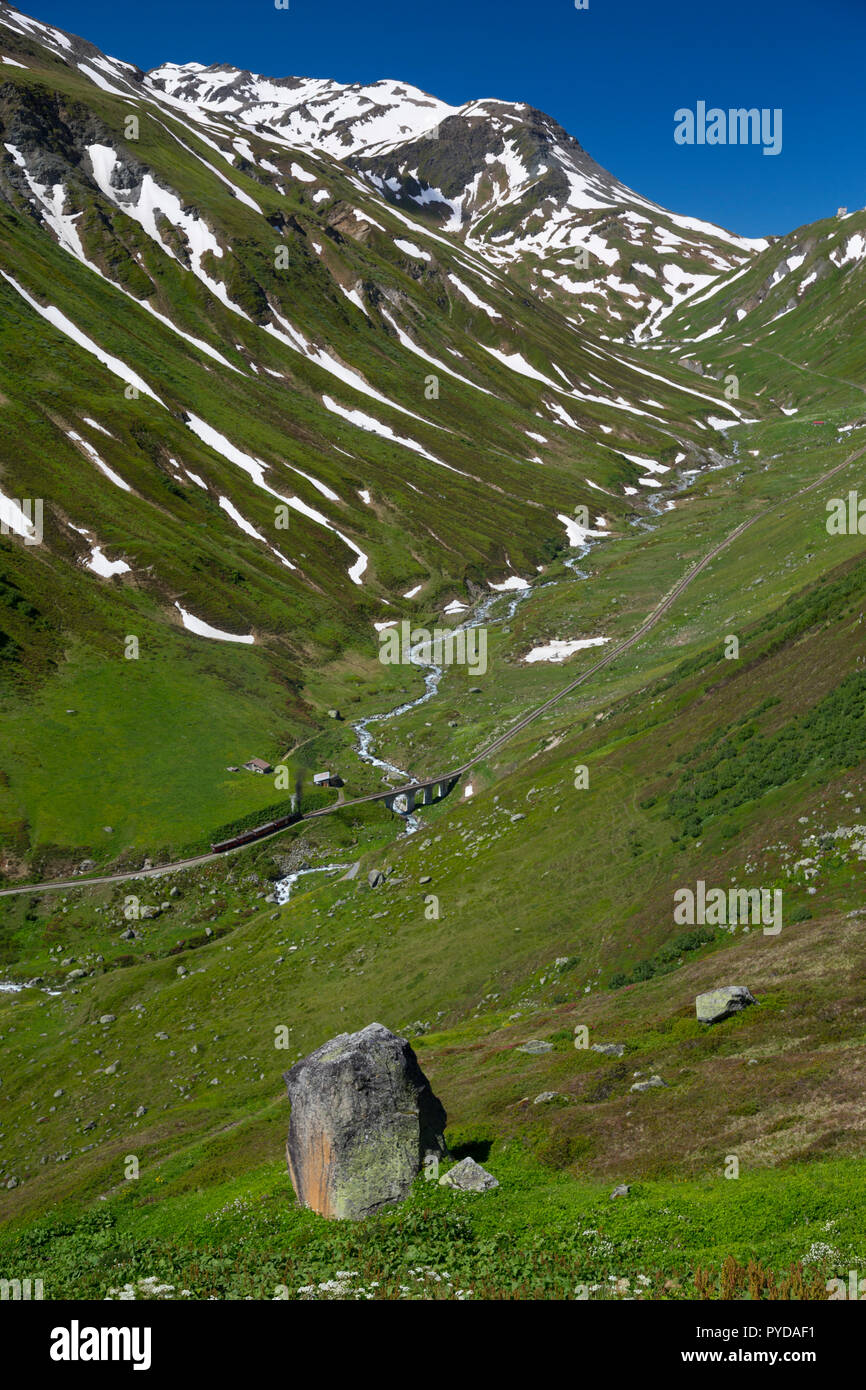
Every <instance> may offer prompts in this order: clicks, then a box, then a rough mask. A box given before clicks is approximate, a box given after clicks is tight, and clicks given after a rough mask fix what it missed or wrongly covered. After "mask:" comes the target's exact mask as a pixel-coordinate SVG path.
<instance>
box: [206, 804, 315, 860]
mask: <svg viewBox="0 0 866 1390" xmlns="http://www.w3.org/2000/svg"><path fill="white" fill-rule="evenodd" d="M299 820H301V813H300V811H292V812H291V813H290V814H289V815H288V816H280V817H279V819H278V820H269V821H266V822H265V824H264V825H255V826H253V828H252V830H243V831H242V832H241V833H240V835H233V836H232V838H231V839H230V840H220V841H218V842H217V843H216V844H212V845H211V853H212V854H224V853H225V851H226V850H229V849H238V848H239V846H240V845H248V844H250V843H251V841H253V840H261V839H263V838H264V836H265V835H272V834H273V833H274V831H275V830H285V828H286V826H287V825H294V823H295V821H299Z"/></svg>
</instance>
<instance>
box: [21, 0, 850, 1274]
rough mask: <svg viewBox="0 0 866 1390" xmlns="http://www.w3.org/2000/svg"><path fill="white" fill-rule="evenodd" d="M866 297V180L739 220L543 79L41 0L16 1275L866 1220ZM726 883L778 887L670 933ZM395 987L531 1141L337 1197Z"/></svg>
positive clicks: (809, 1249)
mask: <svg viewBox="0 0 866 1390" xmlns="http://www.w3.org/2000/svg"><path fill="white" fill-rule="evenodd" d="M756 154H758V152H757V151H756ZM864 312H866V211H864V210H856V211H851V212H848V211H846V210H840V211H839V212H838V213H837V209H836V208H835V207H832V208H828V209H827V216H826V217H825V218H824V219H823V220H821V221H818V222H815V223H812V224H811V225H808V226H805V227H800V228H797V229H795V230H793V231H791V232H790V233H789V234H788V235H785V236H783V237H778V236H768V237H766V238H763V239H749V238H746V237H743V236H740V235H737V234H736V232H734V231H729V230H726V229H724V228H721V227H717V226H713V225H711V224H709V223H707V222H704V221H701V220H700V219H698V218H695V217H693V216H689V215H687V210H686V213H681V212H671V211H668V210H666V209H664V208H662V207H660V206H658V205H657V204H655V203H654V202H652V201H651V200H649V199H648V198H646V197H644V196H642V195H641V194H639V193H636V192H633V191H632V190H631V189H629V188H627V187H626V186H625V185H624V184H622V183H620V182H619V181H618V180H617V178H616V177H615V176H614V175H613V174H609V173H608V172H606V170H604V169H603V168H602V167H601V166H600V165H598V164H597V163H596V162H595V161H594V160H593V158H592V157H591V155H590V154H588V153H587V152H586V151H585V150H584V149H583V148H582V147H581V145H580V144H579V143H578V141H577V140H576V139H575V138H574V137H573V136H572V135H571V134H569V133H568V132H567V131H566V130H564V129H563V128H562V127H561V126H560V125H559V124H558V123H557V122H556V120H555V119H553V117H551V116H549V115H546V114H545V113H543V112H541V111H538V110H535V109H533V108H532V107H530V106H527V105H525V104H521V103H517V104H515V103H513V102H510V101H501V100H498V99H495V98H491V99H477V100H472V101H469V102H467V103H466V104H465V105H463V106H458V107H454V106H450V105H448V104H446V103H445V102H443V101H440V100H438V99H437V98H436V97H434V96H430V95H427V94H426V93H424V92H422V91H420V90H418V89H416V88H414V87H412V86H409V85H407V84H405V83H402V82H400V81H398V80H381V81H378V82H375V83H372V84H370V85H366V86H365V85H358V84H354V85H343V84H341V83H338V82H335V81H331V80H328V79H322V78H306V77H279V78H273V77H264V76H259V75H256V74H253V73H250V72H246V71H240V70H238V69H236V68H232V67H229V66H224V65H218V66H210V67H204V66H202V65H201V64H199V63H195V62H190V63H184V64H177V63H165V64H163V65H162V66H160V67H158V68H155V69H154V70H152V71H150V72H143V71H140V70H139V69H138V68H136V67H134V66H132V65H131V64H129V63H127V62H124V61H121V60H120V59H116V58H111V57H108V56H106V55H104V54H103V53H101V52H100V51H99V49H97V48H96V47H94V45H93V44H91V43H89V42H87V41H86V40H84V39H81V38H77V37H75V36H73V35H71V34H67V33H64V32H62V31H60V30H58V29H56V28H53V27H51V26H50V25H47V24H45V23H42V22H40V21H39V20H37V19H34V18H29V17H28V16H26V15H24V14H22V13H21V12H20V11H18V10H16V9H14V8H13V7H12V6H10V5H8V4H5V3H2V2H0V522H2V528H0V529H2V536H0V715H2V725H0V729H2V736H0V878H2V894H0V1078H2V1080H0V1102H2V1122H0V1128H2V1133H0V1188H2V1196H0V1214H2V1216H3V1218H4V1221H5V1224H4V1226H3V1229H2V1231H0V1276H2V1277H3V1278H8V1279H12V1278H21V1279H23V1278H25V1277H29V1276H31V1275H33V1274H34V1273H35V1272H37V1271H38V1272H39V1274H40V1277H44V1282H45V1295H46V1297H51V1298H66V1297H75V1298H82V1297H84V1298H100V1299H102V1298H105V1297H108V1296H117V1290H122V1289H123V1288H124V1286H126V1287H127V1292H126V1293H124V1294H123V1296H124V1297H127V1296H129V1297H132V1296H141V1297H148V1296H163V1297H180V1296H182V1291H187V1292H188V1294H191V1295H192V1296H193V1297H195V1298H208V1297H217V1298H232V1299H244V1298H247V1297H252V1298H273V1297H274V1296H275V1295H274V1289H275V1287H278V1288H280V1289H286V1290H288V1291H289V1296H290V1297H296V1296H302V1297H343V1298H346V1297H367V1296H376V1297H388V1298H405V1297H425V1298H454V1297H473V1298H475V1299H478V1298H500V1297H517V1298H554V1297H556V1298H558V1297H574V1296H575V1295H576V1290H577V1289H578V1288H580V1289H582V1290H584V1291H585V1292H584V1294H583V1295H580V1296H586V1291H589V1292H588V1296H589V1297H591V1298H619V1297H635V1296H654V1297H660V1298H672V1299H677V1298H682V1299H691V1298H696V1297H707V1298H713V1297H740V1296H745V1293H746V1292H747V1291H751V1296H752V1297H779V1296H786V1297H790V1296H800V1297H802V1296H808V1297H816V1298H819V1297H820V1298H824V1297H826V1296H827V1295H826V1287H827V1281H828V1280H829V1279H832V1278H833V1277H837V1276H841V1277H844V1278H847V1271H848V1270H849V1269H852V1268H857V1267H859V1268H863V1267H864V1261H866V1249H864V1247H863V1235H862V1222H861V1220H860V1217H859V1209H860V1198H859V1196H858V1193H859V1191H860V1190H862V1182H863V1178H864V1160H863V1158H862V1148H863V1134H864V1130H866V1099H864V1097H866V1085H864V1076H866V1060H864V1054H861V1052H860V1048H861V1047H863V1046H864V1043H866V1001H864V997H863V988H862V980H863V976H864V971H866V943H864V937H863V925H862V924H863V915H864V913H866V907H864V905H863V904H864V897H863V889H864V862H866V802H864V798H866V787H864V772H866V767H864V760H866V708H864V706H866V647H864V631H866V628H864V620H863V611H864V581H866V561H864V556H863V542H862V533H863V532H866V521H864V520H863V519H862V512H861V511H858V505H859V504H858V500H857V496H856V492H857V489H858V487H859V488H860V489H861V490H862V489H863V488H864V468H863V459H864V456H866V433H864V430H866V400H864V393H866V334H864V332H863V322H864ZM828 513H829V514H831V515H832V516H835V517H836V518H837V522H838V524H836V525H835V526H831V525H828ZM839 518H841V520H839ZM858 518H859V519H860V521H859V529H858V524H857V523H858ZM851 523H853V524H851ZM684 581H685V582H684ZM395 624H398V625H402V624H408V625H409V629H408V630H409V631H410V634H411V632H412V631H413V630H423V631H424V632H429V631H430V630H432V629H445V630H447V631H448V632H449V633H451V632H453V633H454V634H455V635H466V634H467V633H474V634H476V635H477V633H478V632H481V631H482V630H483V633H484V636H485V645H484V653H485V661H484V663H481V664H476V667H475V668H474V669H473V668H472V667H471V666H469V665H467V664H459V663H456V664H453V665H449V664H447V663H444V664H443V663H442V662H441V661H440V663H439V664H438V665H437V664H434V662H433V661H432V660H431V659H430V656H429V654H428V655H427V656H426V657H425V654H424V649H423V644H421V646H420V648H419V645H418V641H417V640H416V644H415V650H414V653H413V657H412V660H406V661H391V662H386V661H383V660H380V646H381V643H382V640H383V636H384V634H385V633H387V631H388V629H389V627H390V628H393V627H394V625H395ZM621 644H622V645H621ZM411 645H412V644H411V643H410V646H411ZM615 649H616V651H615ZM614 651H615V654H614ZM608 654H610V656H611V659H610V660H609V661H606V662H605V660H604V659H605V658H606V656H607V655H608ZM482 666H483V669H482ZM581 676H585V679H583V680H581V682H580V684H577V683H576V682H577V681H578V678H579V677H581ZM566 687H568V688H567V689H566ZM529 716H532V717H531V718H530V717H529ZM251 759H258V760H260V762H261V766H262V767H264V768H267V769H268V771H267V772H265V773H264V774H263V775H255V771H253V772H249V771H247V770H246V769H245V767H244V765H245V764H247V763H249V762H250V760H251ZM255 766H256V765H255V763H253V768H254V769H255ZM325 769H326V770H327V771H328V773H329V774H330V776H329V777H328V778H322V776H321V772H322V770H325ZM451 772H454V773H455V776H456V781H454V782H453V784H450V779H449V776H448V774H450V773H451ZM315 774H319V777H318V780H317V781H316V782H314V781H313V777H314V775H315ZM435 778H441V783H437V784H436V786H437V788H438V790H437V791H436V794H435V797H434V799H433V800H432V801H431V802H430V804H425V805H418V806H416V807H413V806H412V805H411V804H408V803H406V804H405V805H403V806H402V807H401V806H400V805H399V804H398V805H396V806H394V805H392V804H390V803H389V804H388V805H386V803H385V802H384V801H382V800H375V799H367V800H363V798H365V797H366V798H372V797H373V796H374V795H375V794H378V793H382V792H388V791H389V789H394V788H398V787H403V786H405V785H407V784H411V783H413V782H418V783H419V784H425V783H426V782H431V781H432V779H435ZM446 783H449V785H446ZM391 800H392V801H393V798H392V799H391ZM344 803H352V804H346V805H345V806H344ZM332 808H333V809H332ZM298 810H300V811H301V812H302V813H303V815H304V816H305V817H309V818H305V819H301V820H298V821H296V822H295V823H294V824H293V825H291V826H289V827H288V828H287V829H285V830H282V831H280V832H279V833H272V834H270V835H269V836H267V837H265V838H261V839H254V840H253V841H252V842H251V843H250V844H247V845H245V846H244V847H242V848H240V849H238V850H236V851H233V852H231V853H228V854H221V853H214V852H212V851H211V846H212V845H213V844H219V843H222V842H224V841H225V840H226V839H229V838H232V837H237V836H238V835H243V833H244V832H246V831H248V830H250V829H254V828H256V827H259V826H261V825H263V824H265V823H269V822H271V821H273V820H275V819H279V818H280V817H281V816H284V815H286V814H288V813H292V811H294V812H297V811H298ZM310 812H322V813H323V814H321V815H312V816H309V813H310ZM187 861H189V862H187ZM156 870H159V871H160V872H159V873H158V874H156V873H152V872H151V871H156ZM722 884H724V885H726V886H727V885H732V886H733V887H735V888H760V889H762V890H766V891H768V892H769V893H770V894H771V895H772V894H774V893H777V892H781V894H782V898H781V899H779V901H783V904H784V907H783V910H781V909H780V910H781V911H782V918H781V919H780V924H781V929H780V930H779V931H778V932H776V931H775V930H770V931H768V930H766V929H762V928H761V926H760V925H757V926H756V925H755V923H754V922H752V923H751V924H748V923H744V922H743V921H742V920H739V921H738V920H736V918H735V919H734V920H716V921H712V920H704V921H702V922H696V923H690V924H688V925H687V926H683V925H682V924H678V922H677V921H676V919H675V917H674V910H673V904H674V895H675V893H676V892H678V891H679V892H682V891H683V886H684V885H685V886H687V887H688V888H689V889H690V890H692V889H693V890H695V891H696V892H698V885H703V886H705V885H710V886H717V885H722ZM703 886H702V887H700V890H699V892H700V894H703V891H704V888H703ZM701 901H702V902H703V901H705V898H704V897H701ZM730 985H736V986H746V987H747V988H748V990H749V991H750V992H751V995H752V996H753V997H754V999H755V1000H756V1001H757V1003H756V1005H755V1006H754V1007H752V1006H750V1007H748V1008H743V1009H740V1010H738V1011H737V1012H732V1013H731V1014H730V1016H728V1017H725V1018H724V1019H723V1020H722V1021H720V1022H718V1023H715V1024H712V1025H711V1026H708V1025H707V1024H706V1023H705V1022H702V1021H701V1020H700V1018H699V1017H696V1014H695V999H696V997H697V996H698V995H700V994H702V993H706V992H709V991H713V990H716V989H718V988H721V987H726V986H730ZM373 1019H376V1020H378V1021H380V1022H381V1023H383V1024H385V1025H387V1027H388V1028H389V1029H392V1030H393V1031H394V1032H395V1033H398V1034H400V1035H401V1036H403V1037H408V1038H410V1039H411V1040H412V1046H413V1047H414V1049H415V1051H416V1052H417V1054H418V1058H419V1061H420V1063H421V1065H422V1067H423V1070H424V1073H425V1074H426V1076H428V1077H429V1079H430V1082H431V1085H432V1086H433V1088H434V1090H435V1093H436V1095H437V1096H438V1097H440V1098H441V1100H442V1103H443V1104H444V1106H445V1109H446V1111H447V1114H448V1129H447V1131H446V1138H447V1141H448V1147H449V1149H450V1152H451V1154H452V1155H453V1156H454V1157H458V1158H459V1157H464V1156H469V1157H473V1158H476V1159H479V1160H481V1161H483V1162H484V1164H485V1165H486V1166H489V1168H490V1171H491V1172H492V1173H493V1174H494V1175H495V1176H496V1178H497V1179H498V1180H499V1187H498V1188H497V1189H496V1190H495V1191H491V1192H489V1193H485V1194H483V1195H481V1196H479V1197H477V1198H472V1199H471V1200H467V1201H462V1200H461V1196H460V1194H459V1193H456V1192H454V1191H452V1190H451V1189H449V1187H448V1186H442V1187H440V1186H439V1185H438V1184H433V1183H426V1182H425V1181H424V1179H423V1177H422V1178H419V1180H418V1182H417V1184H416V1188H415V1190H413V1193H412V1195H411V1196H410V1198H409V1199H408V1200H407V1201H406V1202H405V1203H404V1204H402V1205H400V1206H395V1207H392V1208H389V1209H387V1210H386V1211H383V1212H382V1213H381V1214H379V1215H376V1216H375V1217H370V1218H368V1219H367V1220H365V1221H363V1222H359V1223H354V1222H327V1221H325V1220H324V1219H323V1218H322V1217H320V1216H318V1215H317V1214H316V1213H314V1212H312V1211H308V1210H304V1209H300V1208H299V1207H297V1206H296V1205H295V1203H294V1199H293V1197H292V1192H291V1186H290V1184H289V1180H288V1176H287V1173H286V1169H285V1161H284V1158H283V1144H284V1138H285V1127H286V1122H287V1106H286V1098H285V1088H284V1087H283V1085H282V1082H281V1080H280V1074H281V1071H282V1070H283V1068H284V1067H285V1066H286V1065H287V1064H289V1065H290V1064H291V1063H293V1062H295V1061H296V1060H297V1059H299V1058H301V1057H304V1056H306V1055H307V1054H308V1053H310V1052H311V1051H312V1050H313V1049H315V1048H318V1047H319V1046H320V1045H321V1044H322V1043H324V1042H325V1040H326V1039H328V1038H331V1037H332V1036H333V1035H335V1034H337V1033H341V1032H346V1031H350V1032H352V1031H355V1030H359V1029H362V1028H364V1027H365V1026H366V1025H368V1024H369V1023H370V1022H371V1020H373ZM583 1028H585V1029H586V1030H588V1032H587V1034H586V1036H587V1037H588V1038H589V1041H590V1045H589V1046H585V1047H584V1046H581V1045H580V1037H581V1035H580V1029H583ZM279 1029H282V1030H284V1031H283V1033H282V1035H281V1036H282V1037H283V1039H284V1040H285V1039H286V1038H287V1039H288V1042H287V1043H286V1042H285V1041H283V1042H282V1043H280V1042H278V1044H277V1049H280V1048H282V1049H283V1050H276V1049H275V1042H274V1039H275V1031H277V1030H279ZM576 1036H577V1039H578V1045H577V1046H575V1039H576ZM530 1044H531V1046H530ZM129 1155H134V1156H136V1159H137V1164H138V1170H137V1173H136V1174H135V1178H136V1180H135V1181H131V1180H127V1179H128V1178H129V1174H128V1173H125V1169H124V1165H125V1163H127V1159H128V1156H129ZM730 1155H736V1157H737V1160H738V1172H739V1176H738V1177H737V1181H735V1182H733V1181H727V1180H726V1178H729V1177H730V1176H731V1173H730V1171H727V1172H726V1164H727V1165H728V1167H729V1166H730V1165H729V1164H728V1159H729V1156H730ZM615 1185H625V1186H626V1187H627V1188H628V1189H629V1190H628V1193H627V1196H625V1197H624V1199H622V1200H617V1201H613V1202H611V1200H610V1193H611V1188H612V1187H614V1186H615ZM858 1261H859V1266H858ZM338 1270H341V1271H344V1274H345V1272H346V1271H353V1273H352V1274H351V1276H349V1275H345V1277H344V1276H343V1275H341V1276H340V1277H339V1278H337V1277H336V1272H337V1271H338ZM747 1270H748V1271H749V1272H748V1273H747ZM148 1280H149V1281H150V1283H148V1282H147V1281H148ZM129 1288H132V1289H133V1293H132V1294H130V1293H129ZM155 1288H161V1289H162V1290H163V1292H162V1294H160V1295H154V1293H153V1290H154V1289H155ZM166 1289H167V1290H168V1292H167V1293H166V1292H165V1290H166ZM112 1291H114V1293H112Z"/></svg>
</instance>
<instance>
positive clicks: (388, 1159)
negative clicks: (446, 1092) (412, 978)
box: [285, 1023, 447, 1221]
mask: <svg viewBox="0 0 866 1390" xmlns="http://www.w3.org/2000/svg"><path fill="white" fill-rule="evenodd" d="M285 1082H286V1086H287V1088H288V1092H289V1100H290V1101H291V1103H292V1118H291V1123H290V1126H289V1138H288V1143H287V1144H286V1157H287V1160H288V1165H289V1174H290V1176H291V1179H292V1186H293V1187H294V1189H295V1192H296V1194H297V1197H298V1201H299V1202H301V1204H302V1205H303V1206H305V1207H311V1208H312V1209H313V1211H317V1212H319V1213H320V1214H321V1215H322V1216H328V1217H339V1218H347V1219H349V1220H353V1221H357V1220H360V1219H362V1218H363V1217H365V1216H369V1215H370V1214H371V1213H372V1212H375V1211H378V1210H379V1209H380V1208H381V1207H386V1206H390V1205H391V1204H393V1203H394V1202H401V1201H403V1199H404V1198H405V1197H406V1196H407V1195H408V1193H409V1189H410V1188H411V1186H412V1183H413V1182H414V1180H415V1178H416V1177H417V1175H418V1174H419V1172H420V1171H421V1169H422V1167H423V1165H424V1159H425V1156H426V1155H427V1154H428V1153H432V1154H435V1155H436V1156H437V1157H438V1158H441V1157H443V1156H444V1155H445V1154H446V1153H447V1149H446V1146H445V1140H444V1137H443V1130H444V1128H445V1122H446V1116H445V1110H444V1108H443V1106H442V1104H441V1103H440V1101H439V1100H437V1098H436V1096H435V1095H434V1094H433V1092H432V1090H431V1089H430V1083H429V1082H428V1080H427V1078H426V1077H425V1075H424V1073H423V1072H422V1070H421V1068H420V1066H419V1065H418V1059H417V1057H416V1056H415V1053H414V1052H413V1050H412V1048H411V1047H410V1045H409V1043H408V1042H407V1041H406V1039H405V1038H398V1037H396V1036H395V1035H394V1034H393V1033H391V1032H389V1030H388V1029H387V1028H384V1027H383V1026H382V1024H381V1023H371V1024H369V1025H368V1026H367V1027H366V1028H363V1029H362V1030H361V1031H360V1032H358V1033H341V1034H340V1035H339V1036H338V1037H336V1038H332V1039H331V1040H330V1041H329V1042H326V1043H325V1044H324V1046H323V1047H320V1048H318V1050H317V1051H316V1052H311V1053H310V1055H309V1057H305V1058H304V1059H303V1061H300V1062H297V1063H296V1064H295V1066H293V1067H292V1069H291V1071H288V1072H286V1073H285Z"/></svg>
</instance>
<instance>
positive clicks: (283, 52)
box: [19, 0, 866, 236]
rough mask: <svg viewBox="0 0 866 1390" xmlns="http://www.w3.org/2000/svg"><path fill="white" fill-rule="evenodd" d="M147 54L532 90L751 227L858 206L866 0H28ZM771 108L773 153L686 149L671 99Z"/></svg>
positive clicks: (635, 163)
mask: <svg viewBox="0 0 866 1390" xmlns="http://www.w3.org/2000/svg"><path fill="white" fill-rule="evenodd" d="M19 7H20V8H21V9H23V10H24V11H25V12H27V13H32V14H35V15H36V17H37V18H39V19H43V20H46V21H48V22H50V23H53V24H57V25H59V26H60V27H61V28H63V29H66V30H69V31H70V32H72V33H77V34H80V35H82V36H83V37H84V38H88V39H90V40H91V41H92V42H93V43H96V44H97V45H98V46H99V47H100V48H102V49H104V50H105V51H107V52H109V53H111V54H113V55H114V56H115V57H118V58H125V59H127V60H128V61H130V62H134V63H137V64H138V65H139V66H140V67H143V68H148V67H154V66H156V65H157V64H158V63H160V62H165V61H169V60H172V61H176V62H185V61H188V60H191V59H195V60H197V61H199V62H203V63H215V62H225V63H231V64H233V65H234V66H237V67H244V68H249V69H250V70H251V71H254V72H261V73H265V74H266V75H268V76H274V77H282V76H289V75H295V76H304V77H334V78H337V79H338V80H339V81H342V82H355V81H360V82H370V81H375V80H376V79H377V78H380V77H393V78H401V79H403V80H404V81H407V82H411V83H414V84H415V85H416V86H419V87H422V88H424V89H425V90H426V91H429V92H433V93H434V94H435V95H436V96H439V97H441V98H442V99H443V100H445V101H448V102H452V103H454V104H460V103H462V102H464V101H468V100H470V99H472V98H474V97H502V98H505V99H507V100H511V101H526V102H529V103H530V104H531V105H533V106H537V107H539V108H540V109H541V110H543V111H547V112H548V113H549V114H550V115H552V116H554V117H555V118H556V119H557V120H558V121H560V123H561V124H562V125H564V126H565V127H566V129H567V130H569V131H570V132H571V134H572V135H574V136H576V137H577V139H578V140H579V141H580V142H581V144H582V145H583V146H584V148H585V149H587V150H588V151H589V153H590V154H591V155H593V157H594V158H595V159H597V160H598V162H599V163H600V164H603V165H604V166H605V167H606V168H607V169H609V170H610V171H611V172H612V173H613V174H615V175H616V176H617V177H618V178H620V179H622V180H623V182H624V183H627V184H629V185H630V186H631V187H632V188H634V189H636V190H637V191H638V192H640V193H642V194H644V195H645V196H647V197H650V198H653V199H655V200H656V201H657V202H659V203H662V204H663V205H664V206H666V207H668V208H671V209H673V210H674V211H676V212H682V213H688V214H690V215H691V216H695V217H704V218H707V219H709V220H710V221H713V222H717V223H720V224H721V225H723V226H726V227H729V228H731V229H732V230H734V231H738V232H741V233H744V234H746V235H749V236H758V235H762V234H766V233H777V234H783V233H785V232H787V231H790V230H792V229H793V228H794V227H796V226H800V225H801V224H803V223H805V222H811V221H814V220H816V219H817V218H819V217H824V216H827V215H828V214H830V213H832V212H835V210H836V208H837V207H838V206H839V205H840V204H841V205H845V206H847V207H848V208H855V207H863V206H864V205H866V159H864V145H866V139H864V134H866V129H864V116H863V108H864V95H866V91H864V89H866V81H864V72H866V0H589V8H588V9H587V10H581V11H578V10H576V9H575V6H574V0H435V3H431V4H425V3H418V0H290V7H289V9H288V10H277V9H276V8H275V6H274V3H273V0H246V3H245V4H242V5H238V4H237V3H236V0H206V2H205V3H202V0H195V3H193V2H192V0H148V3H147V5H140V4H139V5H121V4H118V3H117V0H29V3H26V2H25V3H22V4H21V5H20V6H19ZM699 100H704V101H706V103H707V105H708V106H717V107H722V108H725V109H727V108H729V107H742V106H746V107H752V106H757V107H760V108H763V107H769V108H777V107H778V108H781V110H782V112H783V143H782V150H781V152H780V153H779V154H778V155H776V156H765V155H763V154H762V151H761V149H760V147H752V146H746V147H742V146H724V147H723V146H703V147H701V146H697V145H695V146H678V145H676V144H675V143H674V139H673V130H674V111H675V110H676V109H677V108H679V107H690V108H692V109H694V108H695V106H696V104H697V102H698V101H699Z"/></svg>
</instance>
